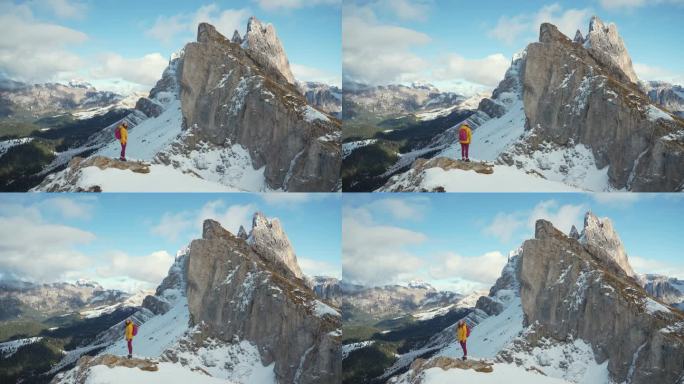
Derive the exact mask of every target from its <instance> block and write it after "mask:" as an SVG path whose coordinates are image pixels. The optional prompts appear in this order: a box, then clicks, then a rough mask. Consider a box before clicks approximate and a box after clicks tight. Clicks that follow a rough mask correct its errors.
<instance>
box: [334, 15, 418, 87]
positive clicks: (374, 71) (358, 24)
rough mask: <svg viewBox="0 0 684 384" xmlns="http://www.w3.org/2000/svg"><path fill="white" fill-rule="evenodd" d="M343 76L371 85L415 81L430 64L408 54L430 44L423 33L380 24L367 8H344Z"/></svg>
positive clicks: (413, 54) (412, 54)
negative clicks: (415, 48) (413, 49)
mask: <svg viewBox="0 0 684 384" xmlns="http://www.w3.org/2000/svg"><path fill="white" fill-rule="evenodd" d="M342 36H343V38H342V52H343V59H342V61H343V71H344V77H345V78H348V79H350V80H354V81H360V82H364V83H370V84H386V83H396V82H406V81H412V80H416V79H417V76H419V74H420V73H421V72H423V71H424V70H425V69H426V68H428V67H429V63H428V62H427V61H426V60H424V59H423V58H421V57H420V56H418V55H416V54H415V53H413V52H412V51H411V49H412V48H414V47H419V46H422V45H425V44H427V43H429V42H430V41H431V39H430V37H429V36H428V35H427V34H425V33H422V32H418V31H415V30H412V29H409V28H403V27H398V26H393V25H386V24H381V23H379V22H378V21H377V19H376V18H375V13H374V11H373V10H372V9H371V8H370V6H366V7H358V6H355V5H344V7H343V17H342Z"/></svg>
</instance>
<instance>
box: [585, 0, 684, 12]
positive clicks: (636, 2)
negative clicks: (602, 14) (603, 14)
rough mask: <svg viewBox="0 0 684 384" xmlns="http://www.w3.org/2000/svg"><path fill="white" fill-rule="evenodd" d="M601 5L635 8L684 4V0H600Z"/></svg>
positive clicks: (619, 8)
mask: <svg viewBox="0 0 684 384" xmlns="http://www.w3.org/2000/svg"><path fill="white" fill-rule="evenodd" d="M599 3H601V6H602V7H603V8H605V9H608V10H629V11H631V10H634V9H636V8H641V7H644V6H647V5H658V4H673V5H684V0H599Z"/></svg>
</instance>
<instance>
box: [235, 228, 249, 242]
mask: <svg viewBox="0 0 684 384" xmlns="http://www.w3.org/2000/svg"><path fill="white" fill-rule="evenodd" d="M238 237H239V238H241V239H244V240H246V239H247V237H249V235H248V234H247V231H245V227H243V226H242V225H241V226H240V229H239V230H238Z"/></svg>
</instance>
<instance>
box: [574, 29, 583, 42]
mask: <svg viewBox="0 0 684 384" xmlns="http://www.w3.org/2000/svg"><path fill="white" fill-rule="evenodd" d="M572 41H573V42H575V43H579V44H583V43H584V36H582V32H580V30H579V29H578V30H577V32H575V38H574V39H572Z"/></svg>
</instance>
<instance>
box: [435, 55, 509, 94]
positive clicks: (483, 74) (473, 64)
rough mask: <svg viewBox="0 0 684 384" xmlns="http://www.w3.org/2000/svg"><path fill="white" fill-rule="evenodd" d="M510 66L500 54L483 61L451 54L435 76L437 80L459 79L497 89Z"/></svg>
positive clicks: (436, 71)
mask: <svg viewBox="0 0 684 384" xmlns="http://www.w3.org/2000/svg"><path fill="white" fill-rule="evenodd" d="M510 65H511V61H510V59H507V58H506V57H505V56H504V55H502V54H500V53H496V54H493V55H489V56H487V57H485V58H482V59H466V58H465V57H463V56H460V55H457V54H451V55H449V56H448V57H447V58H446V60H445V62H444V63H443V64H442V65H441V66H440V67H439V68H436V69H435V71H434V74H435V78H436V79H437V80H447V79H451V78H454V77H457V78H461V79H464V80H466V81H468V82H472V83H476V84H482V85H486V86H490V87H496V86H497V85H498V84H499V82H500V81H501V79H503V77H504V74H505V73H506V70H507V69H508V67H509V66H510Z"/></svg>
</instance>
